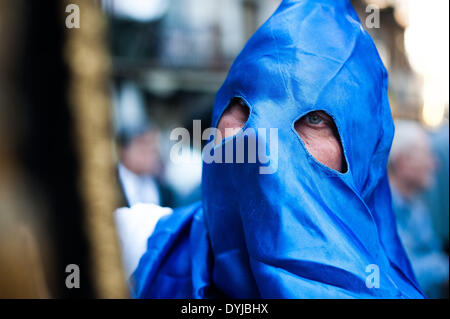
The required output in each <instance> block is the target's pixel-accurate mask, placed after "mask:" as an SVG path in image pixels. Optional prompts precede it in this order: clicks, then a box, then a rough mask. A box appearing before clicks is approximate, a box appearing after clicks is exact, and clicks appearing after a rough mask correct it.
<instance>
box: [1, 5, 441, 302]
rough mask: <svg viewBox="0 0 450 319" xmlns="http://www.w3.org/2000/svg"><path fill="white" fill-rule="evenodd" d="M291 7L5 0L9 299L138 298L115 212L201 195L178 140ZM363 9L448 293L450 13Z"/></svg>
mask: <svg viewBox="0 0 450 319" xmlns="http://www.w3.org/2000/svg"><path fill="white" fill-rule="evenodd" d="M280 2H281V1H280V0H84V1H83V0H78V1H48V2H45V4H44V3H39V4H37V2H36V1H26V0H20V1H14V2H11V1H7V0H0V26H1V27H0V227H1V231H0V236H1V237H2V238H1V244H0V258H1V259H2V262H0V298H1V297H42V298H47V297H106V298H111V297H113V298H114V297H118V298H122V297H127V296H128V295H127V289H126V287H125V279H124V275H123V272H122V262H121V259H120V248H119V245H118V241H117V238H116V234H115V225H114V220H113V211H114V210H115V209H116V208H118V207H126V206H131V205H134V204H137V203H155V204H158V205H161V206H167V207H172V208H174V207H179V206H182V205H186V204H189V203H192V202H195V201H197V200H199V199H200V198H201V193H200V182H201V146H202V141H199V140H197V141H190V144H189V146H190V147H191V151H192V152H191V154H189V158H187V159H186V161H182V163H173V162H172V161H170V160H169V154H170V148H171V147H172V146H173V145H174V143H176V142H177V141H171V140H170V132H171V131H172V130H173V129H174V128H177V127H184V128H186V129H187V130H188V131H192V130H193V121H194V120H201V127H202V130H203V129H206V128H208V127H210V126H211V123H210V118H211V111H212V106H213V102H214V96H215V93H216V92H217V90H218V88H219V87H220V85H221V84H222V82H223V81H224V79H225V77H226V74H227V71H228V69H229V68H230V66H231V63H232V62H233V60H234V58H235V57H236V56H237V54H238V53H239V52H240V50H241V49H242V48H243V46H244V44H245V43H246V41H247V40H248V39H249V38H250V37H251V35H252V34H253V33H254V32H255V31H256V29H257V28H258V27H259V26H260V25H261V24H262V23H264V21H265V20H266V19H267V18H268V17H269V16H270V15H271V14H272V13H273V11H274V10H275V9H276V8H277V6H278V5H279V4H280ZM351 2H352V4H353V6H354V7H355V9H356V11H357V13H358V15H359V16H360V19H361V21H362V23H363V25H364V26H365V27H366V29H367V30H368V32H369V33H370V34H371V35H372V37H373V39H374V41H375V44H376V46H377V48H378V50H379V53H380V56H381V58H382V59H383V62H384V63H385V65H386V67H387V69H388V71H389V77H390V85H389V97H390V103H391V108H392V113H393V115H394V118H395V120H396V126H397V132H396V137H395V139H394V144H393V147H392V154H391V158H390V161H389V166H388V170H389V175H390V180H391V186H392V192H393V206H394V211H395V213H396V215H397V220H398V229H399V234H400V237H401V239H402V241H403V244H404V245H405V248H406V250H407V252H408V255H409V256H410V259H411V261H412V264H413V268H414V270H415V272H416V275H417V277H418V280H419V282H420V284H421V285H422V287H423V288H424V290H425V291H426V293H427V294H428V295H429V296H430V297H432V298H448V245H449V244H448V229H449V227H448V226H449V219H448V217H449V207H448V205H449V204H448V201H449V196H448V194H449V190H448V187H449V129H448V113H449V106H448V105H449V40H448V38H449V16H448V15H449V8H448V6H449V2H448V1H447V0H434V1H419V0H377V1H375V0H370V1H369V0H353V1H351ZM71 3H73V4H77V5H78V6H79V9H80V28H79V29H78V28H73V29H68V28H67V27H66V25H65V22H66V18H67V16H68V15H69V13H68V12H66V7H67V5H69V4H71ZM373 8H378V9H379V11H377V12H375V16H374V11H373ZM378 14H379V15H378ZM377 18H379V25H378V27H377V26H375V27H373V24H371V23H366V22H367V21H369V22H376V20H373V19H377ZM191 136H192V134H191ZM69 264H76V265H79V267H80V269H81V282H82V285H81V287H80V288H79V289H68V288H67V287H66V286H65V279H66V277H67V275H68V274H67V273H66V272H65V268H66V266H67V265H69ZM30 265H33V266H30Z"/></svg>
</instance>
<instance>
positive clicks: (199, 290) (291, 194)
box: [132, 0, 424, 298]
mask: <svg viewBox="0 0 450 319" xmlns="http://www.w3.org/2000/svg"><path fill="white" fill-rule="evenodd" d="M387 81H388V80H387V73H386V70H385V68H384V66H383V64H382V62H381V60H380V57H379V55H378V52H377V50H376V48H375V46H374V44H373V42H372V40H371V38H370V36H369V35H368V33H367V32H366V31H364V30H363V28H362V26H361V23H360V21H359V19H358V17H357V15H356V13H355V12H354V9H353V8H352V6H351V4H350V3H349V1H344V0H329V1H326V0H323V1H320V0H308V1H306V0H304V1H301V0H284V1H283V2H282V4H281V5H280V7H279V8H278V9H277V11H276V12H275V13H274V14H273V16H272V17H271V18H270V19H269V20H268V21H267V22H266V23H265V24H264V25H263V26H262V27H261V28H260V29H259V30H258V31H257V32H256V33H255V35H254V36H253V37H252V38H251V39H250V40H249V42H248V43H247V44H246V46H245V48H244V49H243V51H242V52H241V53H240V55H239V56H238V57H237V59H236V61H235V62H234V64H233V66H232V68H231V70H230V72H229V75H228V77H227V79H226V80H225V83H224V84H223V86H222V87H221V89H220V90H219V92H218V94H217V96H216V101H215V105H214V112H213V123H214V124H215V125H217V123H218V120H219V119H220V117H221V114H222V113H223V111H224V110H225V108H226V107H227V106H228V104H229V102H230V100H231V99H232V98H234V97H240V98H241V99H242V100H243V101H245V103H246V104H247V105H248V107H249V109H250V116H249V119H248V121H247V123H246V126H245V128H254V129H257V128H267V129H269V128H277V129H278V156H277V157H270V161H271V162H270V164H274V163H275V164H276V165H274V167H275V172H274V173H273V174H260V170H259V169H260V166H261V164H262V163H260V162H257V163H244V164H225V163H222V164H221V163H210V164H206V163H204V168H203V180H202V191H203V200H202V202H201V203H197V204H195V205H192V206H190V207H186V208H182V209H178V210H175V211H174V213H173V214H172V215H171V216H169V217H166V218H164V219H163V220H161V221H160V222H159V224H158V225H157V227H156V230H155V232H154V234H153V235H152V236H151V237H150V238H149V240H148V251H147V252H146V254H145V255H144V256H143V257H142V259H141V260H140V263H139V266H138V268H137V270H136V271H135V273H134V275H133V278H132V279H133V293H134V296H135V297H136V298H214V297H231V298H423V297H424V294H423V292H422V291H421V289H420V288H419V286H418V284H417V281H416V279H415V277H414V274H413V272H412V270H411V266H410V263H409V261H408V258H407V256H406V254H405V251H404V249H403V247H402V245H401V243H400V241H399V238H398V236H397V231H396V225H395V219H394V215H393V213H392V208H391V195H390V189H389V184H388V179H387V172H386V164H387V158H388V154H389V150H390V146H391V142H392V138H393V134H394V126H393V121H392V116H391V112H390V107H389V102H388V97H387V85H388V82H387ZM315 110H322V111H325V112H326V113H328V114H329V115H330V116H331V117H332V118H333V119H334V121H335V124H336V126H337V129H338V132H339V135H340V138H341V143H342V146H343V150H344V154H345V159H346V162H347V167H348V169H347V171H346V172H345V173H339V172H337V171H334V170H332V169H330V168H328V167H326V166H324V165H322V164H321V163H319V162H318V161H317V160H316V159H314V157H312V156H311V155H310V154H309V153H308V151H307V150H306V147H305V146H304V144H303V142H302V140H301V139H300V137H299V136H298V134H297V133H296V131H295V129H294V123H295V122H296V121H297V120H298V119H299V118H301V117H302V116H304V115H306V114H307V113H309V112H311V111H315ZM241 132H242V131H241ZM239 139H245V141H246V142H247V144H249V140H251V139H256V140H258V143H260V142H261V141H262V144H258V145H263V146H262V147H264V145H266V144H264V143H267V144H269V143H272V142H274V141H272V140H271V139H270V140H267V139H265V138H264V137H263V136H261V135H260V134H259V133H256V134H254V135H251V134H250V135H249V136H246V135H243V134H240V133H238V134H237V135H236V136H234V137H232V138H227V139H225V140H224V141H223V142H222V144H221V145H218V146H217V147H215V148H214V149H213V150H212V152H213V153H214V152H217V151H218V150H219V149H225V147H226V146H227V145H229V144H230V143H234V144H233V145H236V143H237V141H238V140H239ZM247 144H246V145H247ZM266 146H267V145H266ZM247 147H248V145H247ZM371 267H372V268H371ZM373 267H376V269H378V270H379V288H374V287H373V288H370V285H367V284H366V281H367V278H368V276H369V275H371V271H372V270H373V269H374V268H373Z"/></svg>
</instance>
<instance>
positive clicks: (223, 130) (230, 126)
mask: <svg viewBox="0 0 450 319" xmlns="http://www.w3.org/2000/svg"><path fill="white" fill-rule="evenodd" d="M249 115H250V110H249V108H248V106H247V104H245V102H244V101H243V100H242V99H241V98H238V97H235V98H233V99H231V101H230V103H229V104H228V107H227V108H226V109H225V111H224V112H223V114H222V116H221V118H220V120H219V122H218V124H217V133H216V137H215V144H216V145H217V144H219V143H220V142H221V141H222V140H223V139H224V138H227V137H230V136H233V135H235V134H236V133H238V132H239V131H240V130H241V129H242V128H243V127H244V126H245V124H246V123H247V120H248V117H249ZM219 133H220V134H219Z"/></svg>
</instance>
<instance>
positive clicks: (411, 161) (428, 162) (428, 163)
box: [392, 134, 435, 191]
mask: <svg viewBox="0 0 450 319" xmlns="http://www.w3.org/2000/svg"><path fill="white" fill-rule="evenodd" d="M392 165H393V167H392V174H394V175H395V177H396V178H397V179H400V180H401V181H402V183H403V184H405V185H408V186H409V187H410V188H411V189H413V190H415V191H420V190H423V189H426V188H427V187H429V186H430V184H431V182H432V178H433V172H434V169H435V159H434V156H433V154H432V152H431V148H430V143H429V140H428V136H427V135H426V134H423V135H422V136H420V138H416V140H415V142H414V144H412V145H411V146H410V147H409V148H408V150H404V151H403V152H401V153H400V154H398V155H397V156H396V158H395V159H394V160H393V163H392Z"/></svg>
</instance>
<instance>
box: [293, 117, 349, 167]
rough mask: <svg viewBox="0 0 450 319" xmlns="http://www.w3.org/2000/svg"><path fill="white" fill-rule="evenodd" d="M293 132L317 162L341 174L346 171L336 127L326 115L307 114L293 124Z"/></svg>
mask: <svg viewBox="0 0 450 319" xmlns="http://www.w3.org/2000/svg"><path fill="white" fill-rule="evenodd" d="M295 130H296V131H297V133H298V135H299V136H300V138H301V139H302V141H303V143H304V144H305V146H306V149H307V150H308V152H309V153H310V154H311V155H312V156H314V158H315V159H316V160H317V161H319V162H320V163H322V164H323V165H325V166H328V167H329V168H331V169H334V170H336V171H339V172H341V173H343V172H345V171H346V170H347V167H346V163H345V159H344V154H343V151H342V145H341V142H340V138H339V135H338V132H337V129H336V125H335V124H334V121H333V119H332V118H331V117H330V116H329V115H328V114H326V113H325V112H323V111H315V112H311V113H308V114H307V115H305V116H304V117H302V118H301V119H300V120H298V121H297V122H296V123H295Z"/></svg>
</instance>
